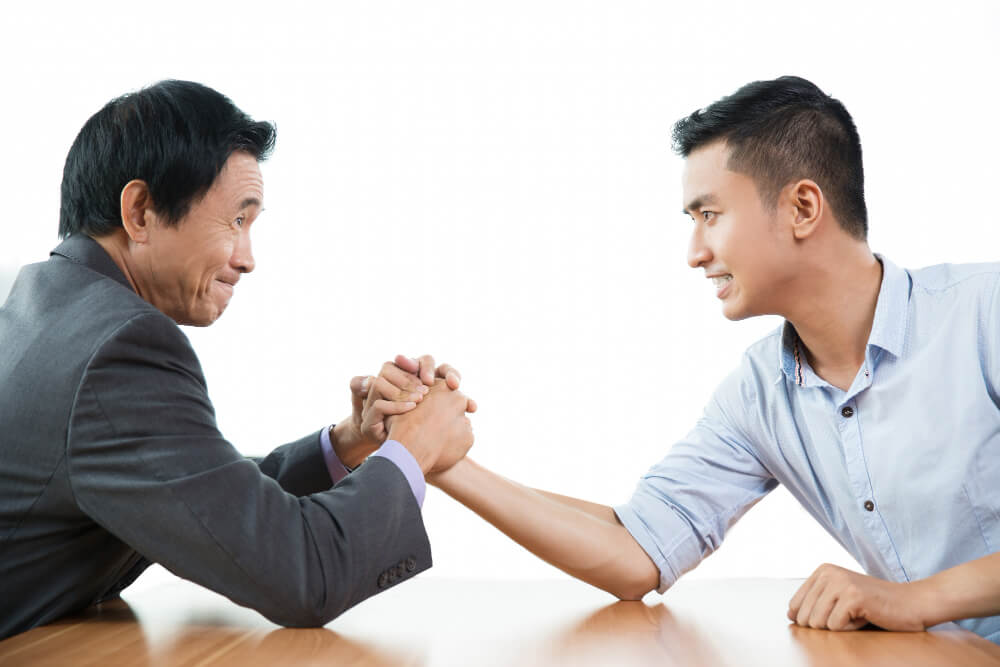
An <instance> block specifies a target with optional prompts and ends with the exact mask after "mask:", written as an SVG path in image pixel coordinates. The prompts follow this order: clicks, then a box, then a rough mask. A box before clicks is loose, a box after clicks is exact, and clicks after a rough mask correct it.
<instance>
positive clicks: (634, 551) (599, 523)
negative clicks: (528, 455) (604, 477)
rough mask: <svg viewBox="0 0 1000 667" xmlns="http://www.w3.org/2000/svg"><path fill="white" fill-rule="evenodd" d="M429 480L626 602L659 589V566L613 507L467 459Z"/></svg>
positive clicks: (511, 534) (565, 568)
mask: <svg viewBox="0 0 1000 667" xmlns="http://www.w3.org/2000/svg"><path fill="white" fill-rule="evenodd" d="M430 481H431V483H432V484H434V485H436V486H438V487H440V488H441V490H443V491H444V492H445V493H447V494H448V495H450V496H452V497H453V498H455V499H456V500H458V501H459V502H460V503H462V504H463V505H466V506H467V507H468V508H469V509H471V510H472V511H474V512H475V513H476V514H478V515H480V516H481V517H483V518H484V519H486V520H487V521H489V522H490V523H492V524H493V525H494V526H496V527H497V528H498V529H499V530H500V531H501V532H503V533H505V534H506V535H507V536H508V537H510V538H511V539H513V540H514V541H515V542H517V543H519V544H521V545H522V546H523V547H525V548H526V549H528V550H529V551H531V552H532V553H534V554H535V555H536V556H538V557H539V558H541V559H543V560H545V561H546V562H548V563H551V564H552V565H554V566H556V567H558V568H559V569H561V570H563V571H564V572H566V573H568V574H570V575H572V576H574V577H577V578H578V579H582V580H583V581H586V582H587V583H589V584H592V585H594V586H596V587H598V588H601V589H603V590H606V591H608V592H609V593H611V594H612V595H615V596H617V597H619V598H621V599H623V600H625V599H627V600H638V599H640V598H641V597H642V596H643V595H645V594H646V593H647V592H649V591H651V590H653V589H654V588H656V585H657V581H658V580H659V575H658V572H657V568H656V565H654V564H653V561H652V560H650V558H649V556H647V555H646V552H645V551H643V550H642V548H641V547H640V546H639V544H638V543H637V542H636V541H635V540H634V539H633V538H632V536H631V535H630V534H629V532H628V531H627V530H625V527H624V526H623V525H622V524H621V522H619V521H618V519H617V517H616V516H615V513H614V510H612V509H611V508H610V507H608V506H605V505H598V504H595V503H590V502H587V501H583V500H577V499H575V498H568V497H566V496H560V495H558V494H554V493H548V492H545V491H536V490H534V489H529V488H528V487H526V486H523V485H521V484H518V483H517V482H513V481H511V480H509V479H506V478H504V477H501V476H500V475H497V474H495V473H493V472H491V471H489V470H487V469H486V468H483V467H482V466H480V465H478V464H477V463H475V462H474V461H472V460H470V459H468V458H466V459H463V460H461V461H459V462H458V463H456V464H455V465H454V466H453V467H452V468H450V469H448V470H446V471H445V472H443V473H441V474H439V475H436V476H434V477H433V478H432V479H431V480H430Z"/></svg>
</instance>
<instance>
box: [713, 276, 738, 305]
mask: <svg viewBox="0 0 1000 667" xmlns="http://www.w3.org/2000/svg"><path fill="white" fill-rule="evenodd" d="M709 279H710V280H711V281H712V284H713V285H714V286H715V296H716V297H717V298H719V299H721V298H723V296H725V294H726V292H727V291H728V290H729V284H730V283H732V282H733V274H731V273H723V274H720V275H717V276H709Z"/></svg>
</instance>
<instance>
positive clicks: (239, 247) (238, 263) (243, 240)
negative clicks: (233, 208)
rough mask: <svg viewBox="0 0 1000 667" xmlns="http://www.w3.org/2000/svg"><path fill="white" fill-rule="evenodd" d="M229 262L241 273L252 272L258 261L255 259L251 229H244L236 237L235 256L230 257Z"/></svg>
mask: <svg viewBox="0 0 1000 667" xmlns="http://www.w3.org/2000/svg"><path fill="white" fill-rule="evenodd" d="M229 264H230V266H232V267H233V268H234V269H236V270H237V271H239V272H240V273H250V272H251V271H253V269H254V266H256V263H255V262H254V259H253V248H252V247H251V246H250V230H249V229H243V230H241V231H240V235H239V236H238V237H237V239H236V246H235V247H234V248H233V256H232V257H230V258H229Z"/></svg>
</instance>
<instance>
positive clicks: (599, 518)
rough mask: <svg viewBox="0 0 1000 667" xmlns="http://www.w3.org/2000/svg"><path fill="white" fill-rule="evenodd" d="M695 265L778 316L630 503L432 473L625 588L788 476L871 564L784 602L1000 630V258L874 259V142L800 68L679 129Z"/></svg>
mask: <svg viewBox="0 0 1000 667" xmlns="http://www.w3.org/2000/svg"><path fill="white" fill-rule="evenodd" d="M674 141H675V148H676V150H677V151H678V152H679V153H680V154H681V155H682V156H683V157H684V158H686V168H685V172H684V178H683V190H684V211H685V212H686V213H687V214H688V215H690V216H691V218H692V219H693V221H694V226H693V228H692V231H691V242H690V247H689V250H688V263H689V264H690V265H691V267H692V268H695V269H699V268H700V269H703V270H704V272H705V277H706V278H708V279H710V280H712V281H713V282H714V283H715V285H716V289H717V297H718V298H719V300H720V301H721V302H722V310H723V314H724V315H725V316H726V317H727V318H729V319H731V320H738V319H742V318H745V317H752V316H755V315H764V314H777V315H781V316H782V317H784V318H785V320H786V321H785V323H784V325H783V326H782V327H780V328H779V329H778V330H777V331H775V332H774V333H772V334H771V335H769V336H767V337H766V338H764V339H762V340H761V341H759V342H757V343H755V344H754V345H752V346H751V347H750V348H749V349H748V350H747V351H746V354H745V355H744V357H743V360H742V363H741V364H740V366H739V367H738V368H737V369H736V370H735V371H734V372H733V373H732V374H731V375H730V376H729V377H728V378H726V379H725V380H724V381H723V382H722V384H721V385H720V386H719V388H718V389H717V391H716V392H715V394H714V396H713V397H712V398H711V400H710V401H709V403H708V405H707V407H706V408H705V413H704V416H703V417H702V418H701V419H700V420H699V421H698V423H697V424H696V425H695V426H694V428H693V429H692V430H691V432H690V433H689V434H688V435H687V437H685V438H684V439H682V440H681V441H680V442H678V443H676V444H675V445H674V447H673V448H672V449H671V450H670V451H669V453H668V454H667V455H666V457H665V458H664V459H663V460H662V461H660V462H659V463H657V464H656V465H654V466H653V467H652V468H651V469H650V471H649V472H648V473H647V474H646V475H645V476H644V477H643V478H642V479H641V480H640V482H639V485H638V488H637V489H636V492H635V494H634V495H633V497H632V499H631V500H630V501H629V502H628V503H626V504H623V505H620V506H618V507H615V508H613V509H612V508H611V507H608V506H603V505H598V504H594V503H589V502H586V501H583V500H577V499H573V498H567V497H565V496H560V495H556V494H553V493H548V492H545V491H537V490H534V489H529V488H526V487H524V486H522V485H520V484H517V483H516V482H513V481H510V480H508V479H505V478H503V477H500V476H499V475H496V474H494V473H492V472H490V471H489V470H486V469H485V468H483V467H482V466H479V465H477V464H476V463H474V462H473V461H471V460H469V459H467V458H466V459H463V460H461V461H459V462H458V463H457V464H456V465H455V466H454V467H452V468H450V469H449V470H446V471H445V472H443V473H441V474H439V475H437V476H436V477H433V478H430V479H431V481H432V483H434V484H437V485H438V486H439V487H440V488H442V489H443V490H444V491H445V492H447V493H448V494H450V495H451V496H453V497H454V498H456V499H457V500H459V501H460V502H462V503H464V504H465V505H467V506H468V507H470V508H471V509H472V510H474V511H475V512H477V513H478V514H480V515H481V516H482V517H483V518H485V519H486V520H487V521H489V522H491V523H493V524H494V525H495V526H497V527H498V528H499V529H500V530H502V531H503V532H504V533H506V534H507V535H509V536H510V537H511V538H513V539H514V540H516V541H517V542H519V543H520V544H522V545H523V546H525V547H526V548H527V549H529V550H531V551H532V552H534V553H535V554H537V555H538V556H539V557H541V558H543V559H545V560H546V561H548V562H549V563H552V564H553V565H555V566H557V567H559V568H561V569H563V570H564V571H566V572H568V573H569V574H572V575H573V576H576V577H579V578H580V579H583V580H584V581H587V582H589V583H591V584H593V585H595V586H598V587H600V588H603V589H605V590H607V591H609V592H611V593H613V594H615V595H617V596H618V597H620V598H623V599H638V598H641V597H642V596H643V595H645V594H646V593H647V592H648V591H650V590H652V589H654V588H655V589H657V590H658V591H660V592H661V593H662V592H663V591H665V590H666V589H667V588H669V587H670V586H671V585H672V584H673V583H674V582H675V581H676V580H677V578H678V577H680V576H681V574H683V573H684V572H686V571H688V570H690V569H691V568H693V567H695V566H696V565H697V564H698V563H699V562H700V561H701V560H702V559H703V558H705V557H706V556H707V555H709V554H710V553H711V552H712V551H714V550H715V549H716V548H718V546H719V544H720V543H721V542H722V539H723V537H724V535H725V533H726V530H727V529H728V528H729V527H730V526H731V525H732V524H733V523H735V522H736V520H738V519H739V518H740V517H741V516H742V515H743V513H744V512H746V511H747V510H748V509H749V508H750V507H751V506H753V504H754V503H756V502H757V501H758V500H760V498H761V497H763V496H764V495H765V494H767V493H768V492H769V491H771V490H772V489H774V488H775V487H776V486H777V485H778V484H779V483H780V484H784V485H785V486H786V488H788V490H789V491H790V492H791V493H792V495H794V496H795V497H796V498H797V499H798V500H799V501H800V502H801V503H802V504H803V506H804V507H805V508H806V509H807V510H808V511H809V513H810V514H812V515H813V517H815V518H816V520H817V521H819V522H820V523H821V524H822V525H823V527H824V528H826V529H827V530H828V531H829V532H830V533H831V534H832V535H833V536H834V537H836V538H837V540H838V541H839V542H840V543H841V544H842V545H843V546H844V547H845V548H846V549H847V550H848V551H849V552H850V553H851V554H852V555H853V556H854V557H855V558H856V559H857V560H858V562H859V563H861V564H862V566H863V567H864V568H865V571H866V573H867V574H859V573H855V572H850V571H847V570H844V569H842V568H838V567H834V566H831V565H824V566H821V567H820V568H819V569H817V570H816V572H815V573H814V574H813V575H812V577H810V578H809V580H808V581H806V583H805V584H804V585H803V586H802V587H801V589H800V590H799V591H798V592H797V593H796V594H795V596H794V597H793V598H792V600H791V602H790V607H789V618H791V619H792V620H794V621H795V622H797V623H799V624H800V625H808V626H811V627H815V628H829V629H832V630H849V629H856V628H859V627H861V626H863V625H865V624H867V623H874V624H876V625H879V626H881V627H884V628H887V629H892V630H922V629H924V628H926V627H929V626H932V625H935V624H938V623H942V622H944V621H950V620H958V619H964V620H960V621H959V624H960V625H962V626H964V627H966V628H968V629H969V630H972V631H974V632H976V633H978V634H980V635H982V636H984V637H986V638H988V639H990V640H992V641H1000V616H998V614H1000V554H996V553H995V551H996V549H997V547H998V545H1000V483H998V482H1000V410H998V401H1000V345H998V344H997V341H998V336H1000V303H998V302H997V292H998V289H1000V264H985V265H966V266H949V265H941V266H935V267H931V268H927V269H921V270H917V271H909V270H905V269H901V268H899V267H897V266H896V265H894V264H893V263H892V262H890V261H889V260H888V259H886V258H884V257H881V256H877V255H874V254H873V253H872V251H871V250H870V249H869V247H868V244H867V241H866V236H867V230H868V220H867V212H866V207H865V200H864V181H863V172H862V161H861V144H860V140H859V138H858V133H857V129H856V128H855V126H854V122H853V120H852V119H851V116H850V115H849V114H848V112H847V110H846V109H845V108H844V106H843V105H842V104H841V103H840V102H839V101H837V100H836V99H834V98H832V97H830V96H828V95H826V94H825V93H823V92H822V91H821V90H820V89H819V88H817V87H816V86H815V85H813V84H811V83H810V82H808V81H805V80H803V79H801V78H797V77H782V78H780V79H777V80H774V81H759V82H754V83H751V84H748V85H746V86H744V87H743V88H741V89H740V90H738V91H737V92H736V93H734V94H733V95H731V96H729V97H726V98H724V99H722V100H719V101H718V102H715V103H714V104H712V105H711V106H709V107H707V108H706V109H704V110H700V111H696V112H694V113H693V114H691V115H690V116H688V117H687V118H684V119H682V120H681V121H679V122H678V123H677V124H676V125H675V127H674Z"/></svg>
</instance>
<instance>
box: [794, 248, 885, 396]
mask: <svg viewBox="0 0 1000 667" xmlns="http://www.w3.org/2000/svg"><path fill="white" fill-rule="evenodd" d="M813 266H815V267H816V268H815V269H812V268H811V269H810V271H809V276H808V278H807V279H806V280H805V281H803V284H804V287H803V289H802V291H801V293H799V294H797V295H796V296H795V299H794V302H793V305H792V307H791V308H790V309H789V311H788V312H787V313H786V314H785V319H787V320H788V321H789V322H791V323H792V325H793V326H794V327H795V331H796V332H798V334H799V338H800V339H801V340H802V344H803V346H804V347H805V350H804V351H805V354H806V359H807V360H808V361H809V365H810V366H812V369H813V371H814V372H815V373H816V374H817V375H819V376H820V377H821V378H823V379H824V380H826V381H827V382H829V383H830V384H832V385H834V386H837V387H840V388H841V389H843V390H845V391H846V390H847V389H848V388H849V387H850V385H851V383H852V382H853V380H854V376H855V375H856V374H857V372H858V369H859V368H860V367H861V365H862V364H863V363H864V361H865V349H866V347H867V345H868V337H869V336H870V335H871V331H872V322H873V321H874V319H875V306H876V304H877V303H878V294H879V290H880V289H881V287H882V264H881V262H879V261H878V259H877V258H876V257H875V256H874V255H873V254H872V252H871V250H870V249H869V248H868V245H867V244H865V243H859V242H856V241H854V242H851V244H850V245H849V246H848V248H840V249H838V251H837V252H836V253H834V254H831V256H830V257H827V258H821V261H817V262H815V263H813Z"/></svg>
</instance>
